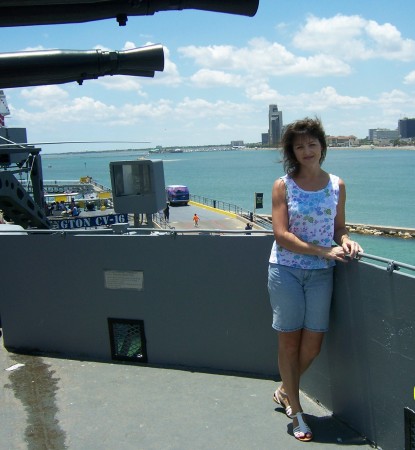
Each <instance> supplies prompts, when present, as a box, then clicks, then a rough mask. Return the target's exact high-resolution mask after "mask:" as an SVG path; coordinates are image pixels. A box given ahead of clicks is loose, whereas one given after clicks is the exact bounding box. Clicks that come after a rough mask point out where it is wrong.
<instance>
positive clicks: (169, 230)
mask: <svg viewBox="0 0 415 450" xmlns="http://www.w3.org/2000/svg"><path fill="white" fill-rule="evenodd" d="M155 216H156V215H153V221H154V222H156V223H157V222H158V221H159V220H160V218H159V219H157V218H156V217H155ZM162 221H163V222H164V219H162ZM163 225H164V226H165V228H164V227H162V228H146V227H141V228H133V227H130V226H129V225H128V224H119V225H118V228H117V225H115V226H114V225H112V226H108V227H107V228H105V229H73V230H34V229H33V230H30V229H24V230H23V229H20V230H19V229H15V230H5V231H4V232H1V231H0V236H2V235H13V234H16V235H26V236H27V235H31V234H55V235H56V234H59V235H62V236H65V235H67V234H68V235H69V234H79V235H93V234H108V235H112V234H127V235H130V236H131V235H137V236H142V235H149V234H168V235H171V236H173V237H176V236H180V235H187V234H190V235H192V234H193V235H194V234H199V235H212V236H215V235H221V236H226V235H248V234H249V235H251V236H255V235H259V236H270V235H272V231H269V230H254V229H253V230H250V231H249V233H247V232H246V230H219V229H215V230H211V229H202V228H197V229H194V228H193V229H175V228H174V227H172V226H170V225H169V224H168V223H165V222H164V224H163ZM120 227H122V230H121V229H119V228H120ZM356 259H358V260H361V259H367V260H371V261H376V262H381V263H384V264H386V270H387V272H389V273H393V272H395V271H398V270H400V269H405V270H408V271H410V272H415V266H413V265H411V264H406V263H403V262H400V261H395V260H392V259H388V258H382V257H380V256H376V255H370V254H367V253H359V255H358V257H356Z"/></svg>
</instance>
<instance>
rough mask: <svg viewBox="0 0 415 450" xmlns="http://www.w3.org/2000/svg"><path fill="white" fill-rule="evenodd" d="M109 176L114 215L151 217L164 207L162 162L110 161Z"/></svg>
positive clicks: (147, 160)
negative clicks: (148, 215)
mask: <svg viewBox="0 0 415 450" xmlns="http://www.w3.org/2000/svg"><path fill="white" fill-rule="evenodd" d="M110 175H111V185H112V192H113V201H114V209H115V211H116V212H117V213H124V214H126V213H138V214H153V213H155V212H157V211H159V210H161V209H163V208H164V207H165V204H166V195H165V192H164V188H165V186H164V184H165V183H164V169H163V161H152V160H149V159H146V160H140V161H116V162H111V163H110Z"/></svg>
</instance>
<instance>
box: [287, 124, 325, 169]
mask: <svg viewBox="0 0 415 450" xmlns="http://www.w3.org/2000/svg"><path fill="white" fill-rule="evenodd" d="M297 136H312V137H313V138H316V139H318V141H319V142H320V144H321V158H320V161H319V162H320V165H321V164H322V163H323V161H324V159H325V157H326V153H327V142H326V133H325V132H324V128H323V125H322V123H321V121H320V119H318V118H317V117H316V118H315V119H311V118H309V117H306V118H305V119H301V120H297V121H295V122H292V123H290V124H289V125H288V126H287V128H286V129H285V131H284V135H283V137H282V155H283V161H282V162H283V164H284V171H285V173H286V174H288V175H295V174H296V173H297V171H298V170H299V164H298V161H297V158H296V157H295V154H294V139H295V138H296V137H297Z"/></svg>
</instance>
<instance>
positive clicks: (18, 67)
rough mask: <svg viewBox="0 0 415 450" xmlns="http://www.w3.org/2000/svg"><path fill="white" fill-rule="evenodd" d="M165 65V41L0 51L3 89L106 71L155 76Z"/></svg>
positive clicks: (85, 77)
mask: <svg viewBox="0 0 415 450" xmlns="http://www.w3.org/2000/svg"><path fill="white" fill-rule="evenodd" d="M163 69H164V52H163V46H162V45H159V44H158V45H149V46H146V47H140V48H135V49H132V50H125V51H103V50H42V51H28V52H17V53H0V89H3V88H13V87H24V86H40V85H47V84H62V83H70V82H72V81H76V82H78V83H80V84H81V83H82V82H83V81H84V80H90V79H96V78H98V77H102V76H105V75H133V76H141V77H153V76H154V72H155V71H163Z"/></svg>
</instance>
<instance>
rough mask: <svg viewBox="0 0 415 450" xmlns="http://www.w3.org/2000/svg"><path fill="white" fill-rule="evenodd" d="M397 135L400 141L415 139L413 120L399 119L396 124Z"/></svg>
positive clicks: (414, 123) (414, 121)
mask: <svg viewBox="0 0 415 450" xmlns="http://www.w3.org/2000/svg"><path fill="white" fill-rule="evenodd" d="M398 129H399V134H400V136H401V138H402V139H407V138H413V137H415V119H408V118H407V117H405V118H404V119H400V120H399V122H398Z"/></svg>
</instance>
